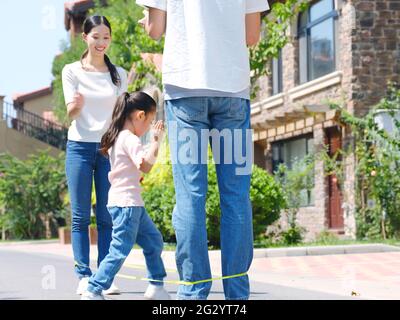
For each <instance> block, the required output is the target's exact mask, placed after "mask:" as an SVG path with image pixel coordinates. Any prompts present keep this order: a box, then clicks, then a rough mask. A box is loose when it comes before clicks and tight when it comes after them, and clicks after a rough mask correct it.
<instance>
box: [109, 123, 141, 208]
mask: <svg viewBox="0 0 400 320" xmlns="http://www.w3.org/2000/svg"><path fill="white" fill-rule="evenodd" d="M108 154H109V156H110V163H111V171H110V172H109V174H108V180H109V181H110V183H111V187H110V191H109V193H108V203H107V206H110V207H111V206H116V207H132V206H138V207H143V206H144V202H143V199H142V196H141V190H142V188H141V186H140V178H141V171H140V170H139V168H140V165H141V163H142V161H143V158H144V156H145V151H144V148H143V146H142V143H141V141H140V139H139V137H137V136H136V135H135V134H133V133H132V132H131V131H129V130H122V131H121V132H120V133H119V135H118V137H117V140H116V141H115V143H114V145H113V146H112V147H111V148H110V149H109V150H108Z"/></svg>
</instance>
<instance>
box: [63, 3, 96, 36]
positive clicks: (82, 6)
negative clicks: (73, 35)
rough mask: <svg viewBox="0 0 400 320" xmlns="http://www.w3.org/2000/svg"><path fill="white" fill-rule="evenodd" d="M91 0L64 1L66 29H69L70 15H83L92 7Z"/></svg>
mask: <svg viewBox="0 0 400 320" xmlns="http://www.w3.org/2000/svg"><path fill="white" fill-rule="evenodd" d="M94 5H95V4H94V1H93V0H75V1H68V2H65V3H64V26H65V29H66V30H67V31H69V29H70V21H71V17H76V16H85V15H86V12H87V11H88V10H89V9H91V8H93V7H94Z"/></svg>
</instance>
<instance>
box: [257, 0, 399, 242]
mask: <svg viewBox="0 0 400 320" xmlns="http://www.w3.org/2000/svg"><path fill="white" fill-rule="evenodd" d="M272 2H274V1H272ZM289 35H290V36H291V38H292V39H293V41H291V42H290V43H289V44H287V45H286V46H285V47H284V48H283V49H282V50H281V52H280V55H279V57H278V58H276V59H274V60H273V61H272V62H271V71H272V73H271V75H270V76H269V77H264V78H263V79H260V86H261V87H262V90H261V92H260V94H259V97H258V99H257V100H256V101H253V103H252V107H251V113H252V128H253V129H254V135H253V140H254V146H255V163H256V164H258V165H259V166H261V167H263V168H265V169H266V170H268V171H269V172H273V171H274V169H276V168H277V166H278V165H279V164H280V163H285V164H287V165H288V166H289V167H290V165H291V164H292V163H293V160H294V159H295V158H297V159H300V158H302V157H304V156H305V155H306V154H308V153H310V152H312V151H313V150H319V149H320V148H321V146H323V145H324V144H325V145H327V146H329V154H330V155H333V154H334V153H335V152H336V151H337V150H338V149H339V148H343V147H346V146H349V145H350V146H352V145H353V144H354V140H353V139H354V138H353V136H352V135H351V132H350V129H349V128H348V127H343V126H340V125H339V124H338V122H337V121H336V116H337V115H336V113H335V111H331V110H330V109H329V107H328V106H327V101H328V100H329V101H335V102H337V103H341V104H344V105H345V107H346V109H347V110H348V111H350V112H351V113H353V114H354V115H357V116H363V115H365V114H366V113H367V112H368V110H369V109H370V108H371V107H372V106H373V105H375V104H376V103H378V102H379V100H380V99H381V98H382V97H383V96H384V95H385V94H386V86H387V82H388V81H397V82H400V63H399V62H400V2H398V1H390V0H381V1H372V0H363V1H360V0H318V1H312V2H311V4H310V7H309V8H308V10H307V11H306V12H304V13H302V14H300V15H299V17H297V19H296V20H295V21H294V23H293V25H292V26H291V28H290V30H289ZM311 111H312V112H311ZM341 161H344V163H345V168H346V169H345V171H346V172H345V183H344V186H343V189H344V190H345V191H346V192H342V190H340V187H339V185H338V180H337V178H336V177H335V176H330V177H326V176H325V175H324V170H323V163H322V162H317V163H316V167H315V172H314V174H315V176H314V189H313V190H308V191H307V190H304V192H303V193H302V194H301V195H300V196H301V198H302V207H301V209H300V212H299V214H298V216H297V222H298V223H299V224H300V225H301V226H303V227H305V228H306V230H307V234H306V239H313V238H315V236H316V235H317V234H318V233H319V232H321V231H323V230H329V231H331V232H334V233H336V234H343V235H344V236H347V237H354V236H355V232H356V224H355V211H354V208H355V192H354V191H355V158H354V154H353V155H350V156H347V157H344V158H343V159H341ZM281 223H282V225H285V221H284V219H282V221H281Z"/></svg>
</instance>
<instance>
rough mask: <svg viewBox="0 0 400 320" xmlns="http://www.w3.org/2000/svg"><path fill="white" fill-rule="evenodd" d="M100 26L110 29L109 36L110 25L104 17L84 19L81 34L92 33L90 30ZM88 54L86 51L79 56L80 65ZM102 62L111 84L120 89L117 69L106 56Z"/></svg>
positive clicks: (87, 50)
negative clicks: (107, 71) (108, 73)
mask: <svg viewBox="0 0 400 320" xmlns="http://www.w3.org/2000/svg"><path fill="white" fill-rule="evenodd" d="M102 24H104V25H105V26H106V27H107V28H108V29H110V35H111V33H112V30H111V24H110V22H109V21H108V20H107V18H106V17H104V16H90V17H87V18H86V19H85V21H84V22H83V32H84V33H85V34H89V33H90V31H92V29H93V28H94V27H98V26H100V25H102ZM88 53H89V49H86V50H85V52H84V53H83V54H82V56H81V63H82V60H83V58H85V57H86V56H87V54H88ZM104 62H105V63H106V65H107V67H108V70H109V71H110V75H111V80H112V82H113V83H114V85H116V86H117V87H120V86H121V77H120V75H119V73H118V71H117V68H116V67H115V65H113V64H112V62H111V60H110V58H109V57H108V56H107V55H106V54H105V55H104Z"/></svg>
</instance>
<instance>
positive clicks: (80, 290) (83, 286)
mask: <svg viewBox="0 0 400 320" xmlns="http://www.w3.org/2000/svg"><path fill="white" fill-rule="evenodd" d="M88 285H89V277H83V278H82V279H81V280H80V281H79V284H78V289H76V294H79V295H82V294H83V293H84V292H85V291H86V289H87V287H88Z"/></svg>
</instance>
